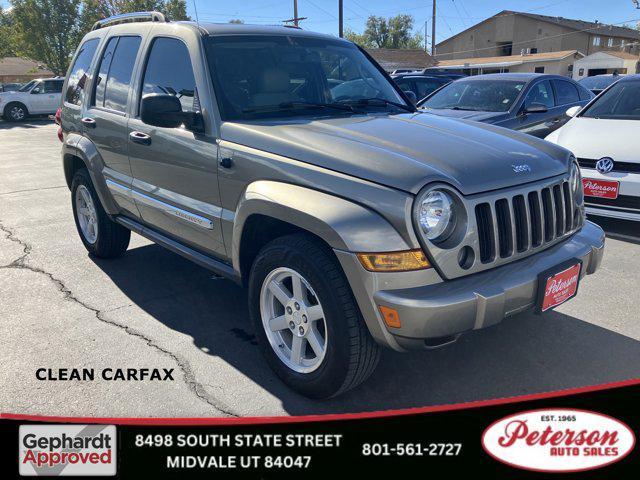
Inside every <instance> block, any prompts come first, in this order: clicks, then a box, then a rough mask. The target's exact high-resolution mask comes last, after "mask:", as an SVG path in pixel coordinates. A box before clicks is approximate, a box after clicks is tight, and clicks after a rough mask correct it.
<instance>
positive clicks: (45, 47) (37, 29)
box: [0, 0, 189, 75]
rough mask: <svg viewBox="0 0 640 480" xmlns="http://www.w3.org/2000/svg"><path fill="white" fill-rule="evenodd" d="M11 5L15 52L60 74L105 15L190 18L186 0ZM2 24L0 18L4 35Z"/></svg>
mask: <svg viewBox="0 0 640 480" xmlns="http://www.w3.org/2000/svg"><path fill="white" fill-rule="evenodd" d="M11 5H12V6H13V8H12V10H11V20H12V25H11V34H12V38H14V39H15V41H14V42H13V44H14V45H15V47H14V50H15V53H16V54H18V55H20V56H25V57H29V58H32V59H34V60H38V61H40V62H42V63H44V64H45V65H46V66H47V67H48V68H49V69H50V70H51V71H52V72H53V73H55V74H56V75H64V74H65V73H66V71H67V67H68V65H69V61H70V59H71V57H72V56H73V52H74V51H75V49H76V47H77V45H78V43H79V42H80V40H81V39H82V37H83V36H84V35H85V34H86V33H87V32H88V31H89V30H91V27H92V26H93V24H94V23H95V22H96V21H98V20H100V19H102V18H106V17H109V16H111V15H117V14H119V13H130V12H139V11H149V10H157V11H160V12H162V13H164V14H166V15H167V16H168V17H169V18H170V19H172V20H188V19H189V17H188V16H187V4H186V1H185V0H11ZM2 17H6V13H5V14H4V15H2ZM2 25H3V21H2V19H1V18H0V34H1V35H2V37H4V36H5V33H4V30H3V29H2ZM2 37H0V39H1V38H2ZM4 43H5V42H3V41H0V44H4ZM1 48H2V45H0V49H1ZM0 51H1V50H0Z"/></svg>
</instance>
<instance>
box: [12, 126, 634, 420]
mask: <svg viewBox="0 0 640 480" xmlns="http://www.w3.org/2000/svg"><path fill="white" fill-rule="evenodd" d="M55 129H56V127H55V125H53V124H51V122H49V121H46V120H30V121H28V122H26V123H24V124H20V125H11V124H7V123H4V122H1V121H0V325H1V327H0V411H1V412H12V413H25V414H41V415H69V416H126V417H133V416H247V415H251V416H265V415H269V416H271V415H297V414H317V413H320V414H321V413H335V412H351V411H363V410H383V409H390V408H394V409H395V408H405V407H419V406H424V405H434V404H445V403H455V402H463V401H473V400H482V399H487V398H499V397H507V396H513V395H520V394H527V393H535V392H543V391H550V390H558V389H565V388H572V387H578V386H584V385H593V384H597V383H603V382H610V381H616V380H623V379H628V378H632V377H638V376H640V362H639V360H640V343H639V340H640V324H639V322H638V315H637V291H638V286H639V281H638V274H637V272H638V270H639V269H640V241H639V240H637V238H638V228H637V227H636V226H633V225H630V224H620V223H619V222H618V223H616V222H614V223H611V222H609V224H608V225H606V226H607V229H608V230H609V233H610V234H611V235H610V238H609V239H608V241H607V250H606V253H605V260H604V263H603V267H602V270H601V271H599V272H598V273H597V274H596V275H595V276H592V277H588V278H587V279H586V281H585V282H583V283H582V284H581V286H580V293H579V296H578V298H576V299H574V300H572V301H571V302H569V303H568V304H566V305H564V306H563V307H561V308H560V309H559V311H557V312H553V313H551V314H549V315H547V316H545V317H538V316H536V315H533V314H530V313H525V314H522V315H518V316H517V317H514V318H512V319H509V320H507V321H505V322H503V323H501V324H500V325H498V326H496V327H494V328H490V329H487V330H485V331H480V332H475V333H472V334H469V335H466V336H463V337H462V338H461V339H460V340H459V341H458V342H457V343H456V344H454V345H451V346H449V347H446V348H443V349H440V350H434V351H430V352H415V353H410V354H405V355H401V354H397V353H394V352H390V351H385V352H384V354H383V356H382V360H381V363H380V366H379V368H378V370H377V371H376V372H375V373H374V375H373V376H372V377H371V379H370V380H369V381H367V382H366V383H365V384H364V385H362V386H361V387H360V388H358V389H356V390H355V391H352V392H349V393H347V394H346V395H343V396H341V397H339V398H337V399H333V400H331V401H326V402H315V401H309V400H307V399H305V398H302V397H300V396H298V395H296V394H294V393H292V392H291V391H289V390H288V389H287V388H286V387H285V386H284V385H282V384H281V383H280V382H279V380H278V379H277V378H276V377H275V375H274V374H272V373H271V371H270V370H269V368H268V367H267V366H266V365H265V363H264V361H263V360H262V357H261V355H260V352H259V351H258V349H257V347H256V342H255V337H254V336H253V334H252V332H251V327H250V325H249V320H248V314H247V310H246V306H245V304H246V295H245V292H244V291H243V290H242V289H240V288H239V287H237V286H236V285H234V284H233V283H231V282H229V281H227V280H224V279H221V278H219V277H216V276H214V275H212V274H211V273H210V272H208V271H206V270H204V269H202V268H200V267H198V266H196V265H193V264H191V263H189V262H188V261H186V260H184V259H182V258H180V257H178V256H177V255H174V254H172V253H170V252H167V251H165V250H163V249H162V248H160V247H158V246H155V245H153V244H151V243H149V242H148V241H146V240H145V239H143V238H141V237H139V236H137V235H132V242H131V246H130V247H129V251H128V252H127V254H126V255H125V256H124V257H122V258H120V259H117V260H110V261H105V260H99V259H93V258H91V257H89V256H88V255H87V252H86V251H85V249H84V248H83V246H82V243H81V242H80V240H79V238H78V236H77V233H76V230H75V225H74V223H73V218H72V216H71V206H70V195H69V191H68V189H67V187H66V184H65V181H64V175H63V172H62V168H61V161H60V155H59V151H60V143H59V142H58V140H57V138H56V135H55ZM629 237H631V238H629ZM74 367H75V368H94V369H95V370H96V380H94V381H90V382H89V381H41V380H37V379H36V377H35V371H36V369H37V368H52V369H58V368H74ZM118 367H120V368H160V369H162V368H174V369H175V374H174V377H175V381H173V382H171V381H168V382H160V381H150V380H147V381H139V382H133V381H129V382H122V381H105V380H102V379H100V378H99V375H98V372H99V371H100V370H101V369H103V368H118Z"/></svg>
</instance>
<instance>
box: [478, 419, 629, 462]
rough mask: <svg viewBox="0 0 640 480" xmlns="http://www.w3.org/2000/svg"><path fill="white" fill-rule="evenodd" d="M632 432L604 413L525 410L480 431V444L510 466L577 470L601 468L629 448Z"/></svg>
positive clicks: (622, 455)
mask: <svg viewBox="0 0 640 480" xmlns="http://www.w3.org/2000/svg"><path fill="white" fill-rule="evenodd" d="M634 445H635V435H634V434H633V432H632V431H631V429H630V428H629V427H628V426H627V425H625V424H624V423H622V422H620V421H619V420H616V419H615V418H612V417H609V416H607V415H602V414H600V413H596V412H589V411H585V410H574V409H548V410H531V411H527V412H521V413H517V414H515V415H510V416H508V417H505V418H502V419H500V420H498V421H497V422H494V423H493V424H491V425H490V426H489V427H488V428H487V429H486V430H485V432H484V434H483V435H482V446H483V447H484V449H485V450H486V452H487V453H488V454H489V455H491V456H492V457H493V458H495V459H496V460H499V461H501V462H503V463H506V464H507V465H511V466H512V467H518V468H524V469H527V470H536V471H545V472H577V471H582V470H590V469H593V468H599V467H604V466H605V465H609V464H611V463H614V462H617V461H619V460H621V459H622V458H624V457H625V456H626V455H627V454H629V453H630V452H631V450H633V447H634Z"/></svg>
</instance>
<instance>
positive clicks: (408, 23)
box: [345, 14, 424, 48]
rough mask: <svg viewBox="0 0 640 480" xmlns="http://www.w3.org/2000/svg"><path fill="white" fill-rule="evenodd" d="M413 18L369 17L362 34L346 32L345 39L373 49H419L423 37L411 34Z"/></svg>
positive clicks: (398, 16)
mask: <svg viewBox="0 0 640 480" xmlns="http://www.w3.org/2000/svg"><path fill="white" fill-rule="evenodd" d="M412 30H413V17H412V16H411V15H405V14H401V15H396V16H395V17H391V18H388V19H387V18H384V17H377V16H375V15H371V16H370V17H369V18H368V19H367V23H366V28H365V30H364V33H362V34H358V33H355V32H352V31H348V32H347V34H346V35H345V37H346V38H347V39H348V40H351V41H352V42H355V43H357V44H358V45H361V46H363V47H374V48H421V47H422V42H423V40H424V37H423V36H422V35H420V34H419V33H416V34H413V35H412V33H411V32H412Z"/></svg>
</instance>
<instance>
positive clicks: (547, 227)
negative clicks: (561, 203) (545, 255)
mask: <svg viewBox="0 0 640 480" xmlns="http://www.w3.org/2000/svg"><path fill="white" fill-rule="evenodd" d="M541 195H542V214H543V218H544V241H545V242H550V241H551V240H553V238H554V237H555V236H556V230H555V227H556V214H555V210H554V208H553V199H552V198H551V189H549V188H543V189H542V194H541Z"/></svg>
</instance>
